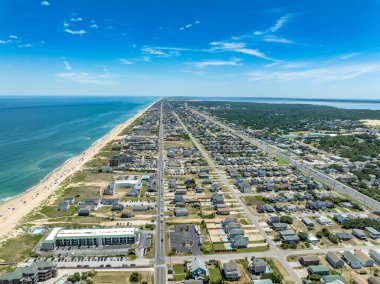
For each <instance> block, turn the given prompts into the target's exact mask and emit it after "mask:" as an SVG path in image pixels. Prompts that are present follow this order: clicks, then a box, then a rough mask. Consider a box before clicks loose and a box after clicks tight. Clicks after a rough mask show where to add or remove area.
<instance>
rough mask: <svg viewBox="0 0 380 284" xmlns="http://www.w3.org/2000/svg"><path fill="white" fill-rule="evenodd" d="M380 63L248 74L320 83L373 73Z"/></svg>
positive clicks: (253, 76)
mask: <svg viewBox="0 0 380 284" xmlns="http://www.w3.org/2000/svg"><path fill="white" fill-rule="evenodd" d="M379 67H380V65H379V64H356V65H344V66H343V65H342V66H328V67H321V68H312V69H303V70H295V71H252V72H249V73H247V76H248V77H249V78H250V79H252V80H266V81H277V82H291V81H300V80H308V81H314V82H318V83H324V82H331V81H342V80H349V79H353V78H356V77H358V76H361V75H364V74H368V73H373V72H376V71H378V70H379Z"/></svg>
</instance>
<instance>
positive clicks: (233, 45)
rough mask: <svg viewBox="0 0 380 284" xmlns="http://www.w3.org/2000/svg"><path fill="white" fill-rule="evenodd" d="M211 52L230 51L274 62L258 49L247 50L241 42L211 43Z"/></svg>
mask: <svg viewBox="0 0 380 284" xmlns="http://www.w3.org/2000/svg"><path fill="white" fill-rule="evenodd" d="M210 45H211V46H212V47H211V51H232V52H237V53H243V54H247V55H252V56H255V57H258V58H261V59H265V60H270V61H275V59H273V58H271V57H269V56H267V55H266V54H265V53H263V52H261V51H259V50H258V49H251V48H247V47H246V44H245V43H243V42H224V41H219V42H211V43H210Z"/></svg>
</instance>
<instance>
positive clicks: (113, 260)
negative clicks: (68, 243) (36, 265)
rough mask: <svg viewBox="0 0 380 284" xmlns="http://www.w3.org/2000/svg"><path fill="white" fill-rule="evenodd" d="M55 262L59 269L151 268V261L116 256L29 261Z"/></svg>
mask: <svg viewBox="0 0 380 284" xmlns="http://www.w3.org/2000/svg"><path fill="white" fill-rule="evenodd" d="M43 260H48V261H54V262H56V263H57V265H58V267H61V268H63V267H65V268H109V267H114V268H116V267H141V266H149V265H150V264H151V260H149V259H135V260H129V259H128V258H127V257H123V256H117V257H116V256H115V257H106V256H91V257H87V256H77V257H75V256H61V257H49V258H35V259H29V260H28V262H35V261H43Z"/></svg>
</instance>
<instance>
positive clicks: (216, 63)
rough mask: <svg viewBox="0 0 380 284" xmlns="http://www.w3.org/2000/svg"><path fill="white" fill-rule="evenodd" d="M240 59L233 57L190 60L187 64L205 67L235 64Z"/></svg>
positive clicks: (237, 63)
mask: <svg viewBox="0 0 380 284" xmlns="http://www.w3.org/2000/svg"><path fill="white" fill-rule="evenodd" d="M240 61H241V59H238V58H233V59H231V60H206V61H199V62H191V63H189V64H191V65H192V66H194V67H197V68H205V67H209V66H237V65H240V63H239V62H240Z"/></svg>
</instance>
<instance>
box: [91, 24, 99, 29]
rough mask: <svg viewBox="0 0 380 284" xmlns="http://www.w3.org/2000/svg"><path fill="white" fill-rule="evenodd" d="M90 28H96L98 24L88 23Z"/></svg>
mask: <svg viewBox="0 0 380 284" xmlns="http://www.w3.org/2000/svg"><path fill="white" fill-rule="evenodd" d="M90 28H91V29H96V28H98V25H97V24H92V25H90Z"/></svg>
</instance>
